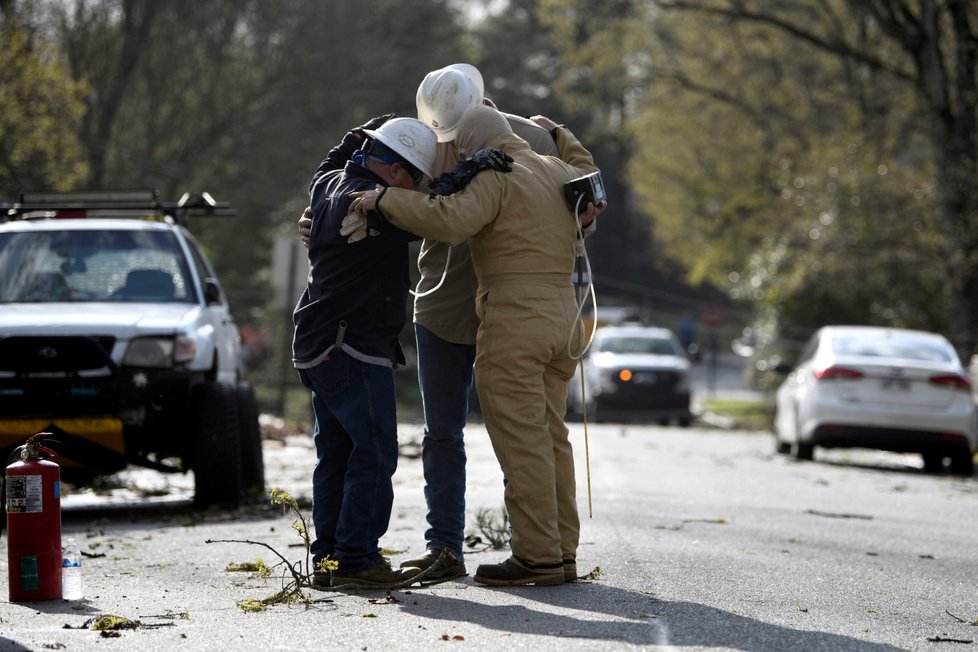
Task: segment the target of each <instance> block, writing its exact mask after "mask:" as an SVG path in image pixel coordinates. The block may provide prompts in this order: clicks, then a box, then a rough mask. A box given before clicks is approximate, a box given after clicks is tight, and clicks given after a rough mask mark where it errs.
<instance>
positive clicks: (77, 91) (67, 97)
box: [0, 0, 88, 199]
mask: <svg viewBox="0 0 978 652" xmlns="http://www.w3.org/2000/svg"><path fill="white" fill-rule="evenodd" d="M25 11H26V10H25ZM27 19H28V16H27V15H24V14H20V13H18V12H17V7H15V6H14V5H13V4H12V3H10V2H9V0H8V1H7V2H6V3H4V4H3V5H0V197H3V198H11V199H12V198H15V197H16V195H17V194H18V193H19V192H20V191H22V190H24V189H34V188H52V189H69V188H72V187H73V186H74V185H75V184H77V183H78V182H79V181H80V180H82V179H84V178H85V177H86V175H87V172H88V170H87V167H86V165H85V161H84V156H83V154H84V152H83V150H82V147H81V143H80V141H79V139H78V127H79V125H80V123H81V120H82V116H83V111H84V105H83V104H82V98H83V97H84V94H85V92H86V88H85V85H84V84H82V83H76V82H74V81H72V79H71V77H70V76H69V74H68V70H67V66H66V63H65V59H64V57H63V56H61V54H60V52H59V51H58V48H57V44H56V43H52V41H51V40H50V39H49V38H48V37H47V36H46V35H44V34H42V33H38V32H36V31H32V30H31V29H30V28H29V27H28V25H27V23H28V22H29V21H28V20H27Z"/></svg>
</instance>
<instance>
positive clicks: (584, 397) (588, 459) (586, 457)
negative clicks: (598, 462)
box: [578, 330, 594, 518]
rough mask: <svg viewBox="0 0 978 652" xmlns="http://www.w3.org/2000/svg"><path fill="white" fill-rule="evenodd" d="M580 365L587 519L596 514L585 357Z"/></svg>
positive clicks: (579, 360) (582, 333)
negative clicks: (592, 479) (588, 429)
mask: <svg viewBox="0 0 978 652" xmlns="http://www.w3.org/2000/svg"><path fill="white" fill-rule="evenodd" d="M583 336H584V332H583V330H582V332H581V337H582V339H583ZM578 364H579V365H580V366H581V414H582V416H583V417H584V468H585V469H586V472H587V517H588V518H594V513H593V512H592V510H591V447H590V446H589V445H588V436H587V395H586V394H585V393H584V385H585V383H584V356H581V357H580V358H579V359H578Z"/></svg>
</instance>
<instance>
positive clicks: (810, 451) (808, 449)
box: [792, 442, 815, 461]
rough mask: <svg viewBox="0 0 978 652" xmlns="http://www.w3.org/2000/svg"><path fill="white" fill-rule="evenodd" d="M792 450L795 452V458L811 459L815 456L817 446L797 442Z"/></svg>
mask: <svg viewBox="0 0 978 652" xmlns="http://www.w3.org/2000/svg"><path fill="white" fill-rule="evenodd" d="M792 452H793V453H794V454H795V459H799V460H806V461H811V460H812V459H814V457H815V446H813V445H812V444H802V443H801V442H797V443H795V445H794V448H793V449H792Z"/></svg>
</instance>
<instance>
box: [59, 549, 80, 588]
mask: <svg viewBox="0 0 978 652" xmlns="http://www.w3.org/2000/svg"><path fill="white" fill-rule="evenodd" d="M81 573H82V571H81V550H79V549H78V544H77V543H75V540H74V539H68V542H67V543H66V544H65V545H64V546H63V547H62V548H61V597H62V598H63V599H65V600H81V598H82V574H81Z"/></svg>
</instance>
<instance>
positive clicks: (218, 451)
mask: <svg viewBox="0 0 978 652" xmlns="http://www.w3.org/2000/svg"><path fill="white" fill-rule="evenodd" d="M191 414H192V419H193V437H194V440H193V442H192V444H191V448H192V450H193V471H194V502H195V503H196V504H197V506H198V507H208V506H210V505H217V504H220V505H228V506H232V507H237V506H238V505H240V504H241V497H242V494H243V476H242V475H241V435H240V429H239V427H238V401H237V391H236V388H235V387H234V385H229V384H227V383H218V382H207V383H203V384H201V385H198V386H197V387H195V388H194V391H193V396H192V398H191Z"/></svg>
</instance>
